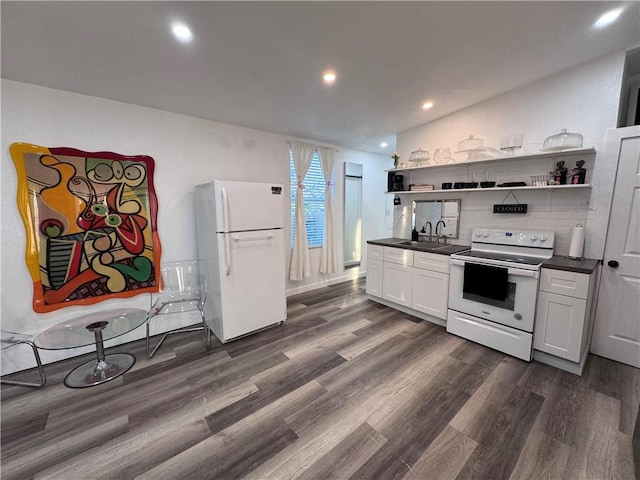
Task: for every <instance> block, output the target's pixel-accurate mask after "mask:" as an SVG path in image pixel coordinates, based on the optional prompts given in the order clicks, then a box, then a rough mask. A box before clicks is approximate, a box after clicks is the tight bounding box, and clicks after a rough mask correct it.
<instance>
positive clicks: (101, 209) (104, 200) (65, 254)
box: [10, 143, 162, 313]
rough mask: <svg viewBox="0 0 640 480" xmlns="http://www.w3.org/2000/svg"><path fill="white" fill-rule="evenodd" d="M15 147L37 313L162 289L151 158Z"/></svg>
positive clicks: (20, 206)
mask: <svg viewBox="0 0 640 480" xmlns="http://www.w3.org/2000/svg"><path fill="white" fill-rule="evenodd" d="M10 153H11V157H12V159H13V162H14V165H15V168H16V172H17V175H18V191H17V204H18V211H19V213H20V216H21V218H22V222H23V224H24V227H25V233H26V247H25V261H26V264H27V269H28V271H29V274H30V276H31V279H32V282H33V302H32V306H33V310H34V311H35V312H37V313H46V312H51V311H54V310H57V309H60V308H63V307H67V306H72V305H91V304H95V303H98V302H101V301H104V300H107V299H112V298H129V297H132V296H135V295H139V294H141V293H153V292H157V291H159V288H160V283H161V275H160V256H161V251H162V249H161V243H160V238H159V234H158V230H157V215H158V202H157V197H156V192H155V185H154V173H155V162H154V160H153V158H152V157H150V156H147V155H134V156H129V155H121V154H118V153H114V152H108V151H101V152H87V151H84V150H79V149H75V148H70V147H55V148H50V147H43V146H39V145H33V144H29V143H13V144H12V145H11V146H10ZM83 167H84V168H83Z"/></svg>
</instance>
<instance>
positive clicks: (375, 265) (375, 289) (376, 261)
mask: <svg viewBox="0 0 640 480" xmlns="http://www.w3.org/2000/svg"><path fill="white" fill-rule="evenodd" d="M382 259H383V247H381V246H379V245H367V288H366V292H367V293H368V294H369V295H374V296H376V297H382Z"/></svg>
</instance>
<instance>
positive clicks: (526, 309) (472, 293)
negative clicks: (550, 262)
mask: <svg viewBox="0 0 640 480" xmlns="http://www.w3.org/2000/svg"><path fill="white" fill-rule="evenodd" d="M450 275H451V276H450V282H449V308H450V309H452V310H456V311H458V312H462V313H466V314H468V315H473V316H475V317H479V318H483V319H485V320H490V321H492V322H496V323H500V324H502V325H507V326H509V327H513V328H517V329H518V330H523V331H525V332H533V321H534V317H535V311H536V300H537V295H538V279H539V277H540V272H539V271H537V270H525V269H521V268H507V267H496V266H495V265H486V264H483V263H482V262H481V261H479V262H475V261H474V262H471V261H468V260H458V259H451V270H450Z"/></svg>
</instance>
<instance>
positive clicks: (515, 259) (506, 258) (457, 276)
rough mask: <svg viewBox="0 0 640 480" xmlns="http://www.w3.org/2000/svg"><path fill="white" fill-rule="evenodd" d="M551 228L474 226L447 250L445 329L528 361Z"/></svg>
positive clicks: (550, 252)
mask: <svg viewBox="0 0 640 480" xmlns="http://www.w3.org/2000/svg"><path fill="white" fill-rule="evenodd" d="M553 243H554V232H548V231H529V230H527V231H524V230H519V229H513V230H496V229H488V228H474V229H473V232H472V243H471V249H470V250H466V251H464V252H460V253H457V254H454V255H451V271H450V275H451V277H450V283H449V311H448V315H447V331H448V332H450V333H453V334H455V335H458V336H461V337H464V338H467V339H469V340H472V341H474V342H477V343H481V344H483V345H486V346H488V347H491V348H494V349H496V350H499V351H501V352H504V353H507V354H509V355H513V356H514V357H518V358H521V359H523V360H527V361H530V360H531V355H532V353H531V352H532V347H533V324H534V319H535V313H536V301H537V295H538V283H539V278H540V268H541V266H542V264H543V263H544V261H545V260H547V259H549V258H551V257H552V256H553Z"/></svg>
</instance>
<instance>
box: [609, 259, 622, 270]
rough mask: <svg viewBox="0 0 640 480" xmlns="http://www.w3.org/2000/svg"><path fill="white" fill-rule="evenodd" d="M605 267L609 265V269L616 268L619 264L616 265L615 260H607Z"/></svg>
mask: <svg viewBox="0 0 640 480" xmlns="http://www.w3.org/2000/svg"><path fill="white" fill-rule="evenodd" d="M607 265H609V266H610V267H611V268H618V265H620V264H619V263H618V261H617V260H609V261H608V262H607Z"/></svg>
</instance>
